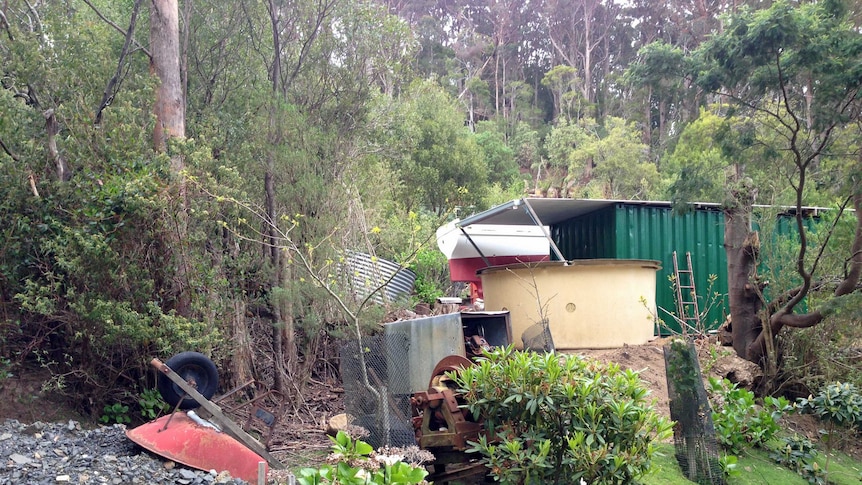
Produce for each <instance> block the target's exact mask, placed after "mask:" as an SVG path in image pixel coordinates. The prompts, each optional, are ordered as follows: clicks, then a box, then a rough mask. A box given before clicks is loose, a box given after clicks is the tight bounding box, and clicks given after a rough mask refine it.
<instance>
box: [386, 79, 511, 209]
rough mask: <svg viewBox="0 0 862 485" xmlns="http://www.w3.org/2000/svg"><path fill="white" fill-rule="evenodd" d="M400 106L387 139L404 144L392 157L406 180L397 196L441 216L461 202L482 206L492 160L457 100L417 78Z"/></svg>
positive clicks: (407, 202)
mask: <svg viewBox="0 0 862 485" xmlns="http://www.w3.org/2000/svg"><path fill="white" fill-rule="evenodd" d="M395 111H396V116H397V120H398V121H399V123H398V125H397V126H394V127H392V132H390V133H387V134H386V136H387V137H391V141H388V140H381V141H382V142H389V143H396V144H397V145H399V146H401V147H403V148H402V149H401V153H400V156H398V157H395V158H393V159H392V160H391V164H392V168H393V170H395V171H396V172H397V174H398V177H399V179H400V184H401V185H400V186H399V187H396V188H395V192H396V193H395V196H396V198H398V199H399V200H401V201H402V202H403V203H404V204H405V208H406V209H407V210H412V211H419V210H428V211H430V212H433V213H435V214H437V215H442V214H445V213H446V212H448V211H450V210H452V209H453V208H454V207H456V206H461V207H476V208H481V207H479V205H480V204H481V202H482V200H483V195H484V192H485V187H486V186H487V184H488V165H487V163H486V161H485V154H484V153H483V151H482V148H481V146H480V145H479V143H478V142H477V139H476V136H475V135H474V134H473V133H471V132H470V131H469V130H468V129H467V128H465V127H464V121H463V116H462V115H461V113H460V112H459V109H458V107H457V105H456V104H455V103H454V101H453V99H452V98H451V97H449V96H448V95H447V94H446V93H445V92H444V91H443V90H442V88H440V87H439V86H436V85H434V84H432V83H428V82H424V83H414V84H413V85H411V87H410V89H409V93H408V94H406V95H405V96H404V97H403V98H402V100H401V101H400V102H399V103H398V104H396V106H395ZM488 143H490V140H488ZM497 155H499V153H498V154H497Z"/></svg>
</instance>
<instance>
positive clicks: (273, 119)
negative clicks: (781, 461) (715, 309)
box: [0, 0, 862, 411]
mask: <svg viewBox="0 0 862 485" xmlns="http://www.w3.org/2000/svg"><path fill="white" fill-rule="evenodd" d="M171 15H173V17H172V16H171ZM860 23H862V12H859V11H857V10H856V5H855V4H853V5H845V4H843V3H841V2H840V1H837V0H830V1H827V2H812V3H809V2H774V3H772V2H760V1H750V2H721V1H719V2H686V1H671V2H653V1H648V0H635V1H627V2H622V1H614V0H526V1H524V0H517V1H515V0H511V1H485V0H445V1H443V0H440V1H426V2H418V1H414V2H397V1H372V0H324V1H320V2H309V1H303V0H237V1H232V2H224V1H212V0H194V1H193V0H184V1H181V2H177V1H176V0H153V1H151V2H142V1H141V0H124V1H107V0H35V1H34V0H30V1H28V0H8V1H5V2H3V4H2V5H0V231H2V233H3V237H2V238H0V366H2V367H3V368H5V369H12V368H14V367H15V366H17V365H23V364H25V363H34V362H35V363H38V364H39V365H42V366H43V367H45V368H47V369H49V370H50V371H51V375H52V376H53V379H52V381H51V383H50V384H51V386H53V387H54V388H55V389H56V390H59V391H61V392H65V393H67V394H69V395H73V396H76V399H77V402H79V403H81V407H83V408H86V409H84V410H87V411H93V410H94V409H95V410H96V411H98V409H100V408H101V404H102V403H106V402H114V401H117V400H121V399H123V398H124V397H123V395H120V394H119V393H118V392H117V389H135V390H137V391H138V392H139V391H140V390H143V389H147V388H151V387H152V382H151V379H152V377H151V376H150V374H148V372H147V369H146V367H145V362H147V361H148V358H149V357H150V356H152V355H169V354H171V353H175V352H178V351H182V350H190V349H193V350H198V351H202V352H205V353H207V354H208V355H212V356H213V357H214V358H215V359H217V360H218V362H219V364H220V367H221V368H224V369H225V370H226V378H227V380H228V382H242V381H245V380H246V379H247V378H249V377H251V376H255V377H257V378H262V379H264V380H266V381H267V382H270V383H272V384H273V385H274V386H276V387H278V388H279V389H282V390H286V389H291V390H294V391H295V390H301V389H302V388H303V386H304V384H305V383H306V382H307V381H308V379H309V378H310V377H311V376H312V375H313V374H314V373H315V372H318V371H319V370H320V365H319V364H320V360H321V359H325V356H326V352H327V351H326V348H327V345H328V342H329V341H330V339H337V338H339V337H343V336H345V335H347V334H348V333H349V332H351V331H352V330H351V321H353V323H355V324H356V325H369V324H373V323H375V322H377V321H379V319H380V317H381V314H380V312H381V310H380V309H376V308H371V307H370V306H369V305H363V304H362V302H355V301H354V300H353V299H352V298H351V295H350V290H349V288H347V287H346V285H344V284H343V281H342V280H340V279H339V278H338V274H339V272H340V271H341V268H340V266H339V264H341V263H342V262H343V260H344V255H345V254H346V251H361V252H364V253H369V254H371V255H373V257H380V258H386V259H389V260H393V261H397V262H399V263H402V264H405V265H409V266H411V267H413V268H414V269H416V270H417V272H418V273H419V277H420V281H419V283H422V284H423V285H425V286H420V288H421V289H423V291H424V293H420V296H424V297H427V298H432V297H433V295H435V294H439V292H440V291H443V290H445V289H446V288H445V286H446V284H447V283H448V279H447V276H446V275H445V272H444V271H441V268H442V267H443V266H444V263H445V260H443V261H441V259H440V258H441V255H440V254H439V252H437V249H436V246H435V244H434V241H433V239H432V235H433V231H434V229H435V228H436V227H437V226H439V225H440V224H442V223H443V222H444V221H445V220H447V219H448V218H452V217H455V216H464V215H468V214H470V213H473V212H476V211H479V210H482V209H485V208H487V207H490V206H492V205H494V204H497V203H500V202H504V201H507V200H511V199H514V198H518V197H522V196H531V195H537V196H547V197H581V198H608V199H639V200H673V201H682V202H685V201H694V200H697V201H703V202H718V203H722V204H727V206H728V207H731V206H734V205H733V204H732V203H729V202H728V201H732V200H736V202H739V200H740V197H736V199H734V197H735V196H738V195H739V194H740V192H739V190H738V189H739V188H740V187H742V185H741V184H748V185H746V186H747V187H749V188H752V187H756V189H757V190H756V202H757V203H760V204H772V205H790V206H795V205H803V204H804V205H820V206H824V207H835V208H839V207H843V208H851V207H853V206H854V201H855V202H856V203H857V204H856V209H857V210H858V209H859V208H860V207H859V206H858V202H859V200H858V192H859V190H860V189H859V185H858V183H859V180H858V176H859V174H858V169H859V153H860V152H859V146H858V145H859V144H858V141H857V140H858V138H859V133H858V130H859V124H858V121H859V119H858V108H859V103H858V99H857V94H858V93H857V90H858V87H859V83H858V81H859V79H860V67H859V66H860V65H862V63H860V62H859V61H860V60H862V57H860V51H862V49H860V46H862V40H860V34H859V26H860ZM815 34H816V35H815ZM776 55H778V59H779V60H778V62H777V63H775V64H770V61H772V60H774V59H775V58H776V57H775V56H776ZM787 93H790V95H788V94H787ZM815 93H816V94H815ZM799 140H804V144H799V143H797V144H796V145H793V144H792V143H796V142H797V141H799ZM789 141H790V142H791V144H790V145H788V142H789ZM800 157H801V158H800ZM803 169H804V170H803ZM800 170H802V173H804V174H803V175H802V177H803V178H802V180H801V181H800V179H799V178H798V174H799V173H800ZM794 177H797V178H794ZM745 197H749V198H748V199H745V200H748V201H749V202H748V203H749V204H750V203H754V201H755V200H754V199H752V198H751V197H753V193H752V192H748V193H747V194H746V195H745ZM745 197H743V198H745ZM854 197H855V198H856V199H854ZM734 207H735V206H734ZM850 232H851V233H852V230H851V231H850ZM857 239H858V238H857ZM860 240H862V239H860ZM854 244H855V243H854V242H853V238H852V237H847V238H845V239H844V240H843V248H844V249H845V250H846V249H847V248H851V251H850V254H851V255H850V256H847V254H846V251H845V252H844V253H841V254H838V253H835V254H832V253H830V252H829V251H823V252H821V253H820V254H821V255H824V257H825V256H832V257H833V260H832V262H833V266H832V267H833V268H837V267H841V266H842V264H841V263H844V267H846V268H848V269H847V272H849V273H850V276H853V274H855V273H853V272H854V271H856V270H855V268H856V267H857V266H858V264H859V261H858V258H857V256H858V254H860V250H859V249H857V250H856V252H855V253H854V252H853V251H852V248H854V247H856V246H854ZM811 254H812V253H811V252H809V253H808V254H805V253H804V252H803V254H802V255H800V256H799V257H798V259H799V261H801V264H802V265H803V266H804V265H805V264H809V265H810V264H811V263H812V261H811V259H810V258H811V257H812V256H811ZM814 254H817V252H816V251H814ZM818 261H819V260H818ZM835 261H838V262H839V263H837V264H835ZM813 264H814V267H815V269H817V265H818V263H817V262H815V263H813ZM823 266H825V263H824V264H821V266H820V267H823ZM807 268H808V269H805V270H804V271H803V273H804V274H808V275H809V276H810V275H811V274H819V273H816V271H814V269H812V268H811V266H808V267H807ZM829 276H834V275H832V274H830V275H826V276H825V277H824V278H826V279H828V277H829ZM741 277H742V278H743V279H745V280H746V281H747V276H746V275H742V276H741ZM856 277H857V278H856V279H857V281H858V274H856ZM804 279H805V278H804V277H803V280H804ZM814 279H815V280H816V279H817V278H814ZM851 279H852V278H851ZM809 280H811V278H809ZM806 281H808V280H806ZM845 281H847V280H846V279H845ZM803 283H804V282H803ZM809 283H810V281H809ZM848 284H849V283H848ZM810 286H811V284H807V288H810ZM851 286H853V287H854V288H855V284H853V285H851ZM806 291H807V289H806ZM849 293H853V292H849ZM849 293H848V294H849ZM794 295H798V293H796V294H794ZM842 295H843V296H846V295H844V294H842ZM792 298H795V296H794V297H792ZM845 300H846V298H845ZM410 303H415V301H414V302H410ZM763 303H764V302H762V301H761V302H760V305H759V306H758V305H756V306H757V308H758V309H759V308H761V307H766V308H768V307H769V305H768V304H766V305H764V304H763ZM782 308H784V310H785V313H786V311H787V310H788V308H787V307H786V306H785V307H782ZM829 308H833V307H829ZM834 308H838V307H834ZM842 308H844V307H842ZM792 310H793V306H790V308H789V311H790V312H791V313H792ZM830 311H832V310H830ZM835 312H837V310H834V311H832V313H835ZM822 316H823V315H821V317H822ZM748 317H749V318H754V316H752V315H749V316H748ZM752 328H754V330H752V332H754V333H752V335H751V336H750V337H749V342H748V344H751V342H750V340H752V339H756V338H758V337H757V335H759V334H758V333H757V331H759V329H760V328H761V327H756V328H755V327H752ZM778 330H780V326H777V327H776V331H778ZM746 348H747V347H746ZM290 395H291V396H292V397H291V399H292V400H293V402H294V404H296V405H298V404H297V403H299V402H301V399H302V398H301V393H299V392H291V393H290Z"/></svg>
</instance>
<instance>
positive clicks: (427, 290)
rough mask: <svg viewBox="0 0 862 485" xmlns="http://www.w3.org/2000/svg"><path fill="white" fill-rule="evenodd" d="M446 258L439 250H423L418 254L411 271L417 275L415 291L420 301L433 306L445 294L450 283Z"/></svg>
mask: <svg viewBox="0 0 862 485" xmlns="http://www.w3.org/2000/svg"><path fill="white" fill-rule="evenodd" d="M447 268H448V266H447V263H446V256H444V255H443V253H441V252H440V251H438V250H437V248H422V249H420V250H419V251H417V252H416V256H415V259H414V261H413V262H412V263H411V264H410V269H411V270H412V271H413V272H414V273H416V281H415V283H414V291H415V292H416V296H417V297H418V298H419V301H422V302H425V303H429V304H433V303H434V302H435V301H436V300H437V298H439V297H441V296H443V295H444V294H445V288H446V287H447V286H448V283H449V275H448V272H447V271H446V269H447Z"/></svg>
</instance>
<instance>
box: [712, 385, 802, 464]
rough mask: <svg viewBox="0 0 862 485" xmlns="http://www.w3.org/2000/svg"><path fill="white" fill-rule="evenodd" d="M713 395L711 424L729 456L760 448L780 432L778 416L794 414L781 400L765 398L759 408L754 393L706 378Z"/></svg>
mask: <svg viewBox="0 0 862 485" xmlns="http://www.w3.org/2000/svg"><path fill="white" fill-rule="evenodd" d="M709 387H710V391H711V393H712V396H711V398H712V408H713V412H712V421H713V424H714V425H715V434H716V439H717V440H718V443H719V444H720V445H721V446H722V447H723V448H724V449H725V450H727V451H728V452H730V453H733V454H740V453H742V452H743V451H744V450H745V449H747V448H749V447H752V446H755V447H763V446H764V445H765V444H766V443H767V442H768V441H769V440H771V439H772V438H773V437H774V436H775V434H776V433H777V432H779V431H780V430H781V426H780V425H779V423H778V421H779V419H781V416H783V415H784V414H786V413H788V412H790V411H792V410H793V406H792V405H791V404H790V402H789V401H788V400H787V399H785V398H783V397H779V398H775V397H772V396H767V397H764V398H763V403H762V404H760V405H758V403H757V402H756V400H755V398H754V393H752V392H751V391H749V390H747V389H741V388H739V387H738V386H737V385H736V384H732V383H731V382H730V381H728V380H727V379H716V378H715V377H710V378H709Z"/></svg>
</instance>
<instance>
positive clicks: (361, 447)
mask: <svg viewBox="0 0 862 485" xmlns="http://www.w3.org/2000/svg"><path fill="white" fill-rule="evenodd" d="M329 439H331V440H332V443H333V445H332V454H331V455H330V456H329V460H330V461H332V462H334V464H326V465H323V466H321V467H320V468H303V469H301V470H300V471H299V476H297V477H296V481H297V483H299V484H300V485H323V484H333V485H334V484H342V485H353V484H355V485H415V484H421V483H426V482H425V477H426V476H427V475H428V472H427V471H426V470H425V469H424V468H422V467H421V466H418V465H412V464H408V463H404V462H403V461H402V459H403V456H401V455H398V454H395V453H392V454H377V453H375V452H374V449H373V448H372V447H371V445H369V444H368V443H366V442H364V441H360V440H353V439H352V438H350V436H348V435H347V434H346V433H344V432H343V431H339V432H338V434H337V435H336V436H335V438H333V437H331V436H330V438H329ZM396 453H397V452H396Z"/></svg>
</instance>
